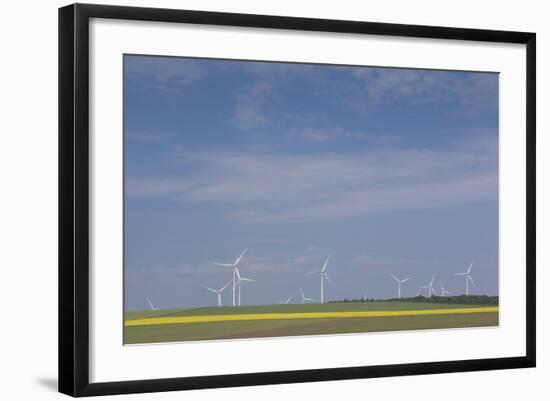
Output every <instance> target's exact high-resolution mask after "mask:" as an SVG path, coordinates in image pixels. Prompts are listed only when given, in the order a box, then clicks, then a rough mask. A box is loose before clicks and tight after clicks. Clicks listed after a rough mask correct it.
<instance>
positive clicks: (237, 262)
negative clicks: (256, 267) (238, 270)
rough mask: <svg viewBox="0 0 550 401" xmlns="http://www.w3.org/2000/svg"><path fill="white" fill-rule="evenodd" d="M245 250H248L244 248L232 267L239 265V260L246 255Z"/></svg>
mask: <svg viewBox="0 0 550 401" xmlns="http://www.w3.org/2000/svg"><path fill="white" fill-rule="evenodd" d="M247 250H248V248H245V249H244V251H243V253H241V256H239V257H238V258H237V260H235V263H233V264H234V265H238V264H239V262H240V261H241V258H242V257H243V256H244V254H245V253H246V251H247Z"/></svg>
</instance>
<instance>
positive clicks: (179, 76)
mask: <svg viewBox="0 0 550 401" xmlns="http://www.w3.org/2000/svg"><path fill="white" fill-rule="evenodd" d="M206 73H207V71H206V69H205V67H204V64H199V63H198V62H196V61H193V60H188V59H182V58H178V57H146V56H145V57H141V56H129V58H128V59H127V60H126V63H125V77H126V78H127V79H131V80H134V83H133V85H132V87H133V88H140V89H142V90H145V91H148V92H159V91H161V92H174V91H176V90H179V89H181V88H182V87H186V86H189V85H191V84H193V83H195V82H197V81H199V80H200V79H202V78H203V77H204V76H205V75H206Z"/></svg>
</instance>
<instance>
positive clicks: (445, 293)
mask: <svg viewBox="0 0 550 401" xmlns="http://www.w3.org/2000/svg"><path fill="white" fill-rule="evenodd" d="M439 284H440V285H441V293H440V294H441V296H442V297H444V296H445V295H452V294H453V293H452V292H451V291H447V290H446V289H445V287H443V281H440V282H439Z"/></svg>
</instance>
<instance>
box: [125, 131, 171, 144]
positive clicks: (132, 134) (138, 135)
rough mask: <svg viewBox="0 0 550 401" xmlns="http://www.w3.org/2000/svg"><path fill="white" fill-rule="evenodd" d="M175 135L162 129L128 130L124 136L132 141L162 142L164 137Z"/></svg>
mask: <svg viewBox="0 0 550 401" xmlns="http://www.w3.org/2000/svg"><path fill="white" fill-rule="evenodd" d="M174 136H175V135H174V134H173V133H170V132H162V131H158V132H155V131H134V130H126V131H125V133H124V138H125V139H126V140H128V141H132V142H160V141H162V140H164V139H168V138H173V137H174Z"/></svg>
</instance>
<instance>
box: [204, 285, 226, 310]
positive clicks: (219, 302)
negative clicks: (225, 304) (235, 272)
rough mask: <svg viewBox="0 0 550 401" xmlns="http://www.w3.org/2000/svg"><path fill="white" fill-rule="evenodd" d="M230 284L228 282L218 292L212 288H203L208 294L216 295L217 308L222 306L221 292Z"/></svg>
mask: <svg viewBox="0 0 550 401" xmlns="http://www.w3.org/2000/svg"><path fill="white" fill-rule="evenodd" d="M229 284H231V281H229V282H228V283H227V284H226V285H224V286H223V287H222V288H220V289H219V290H215V289H213V288H210V287H204V288H206V289H207V290H208V291H210V292H213V293H214V294H217V295H218V306H222V291H223V290H225V288H226V287H227V286H228V285H229Z"/></svg>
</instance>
